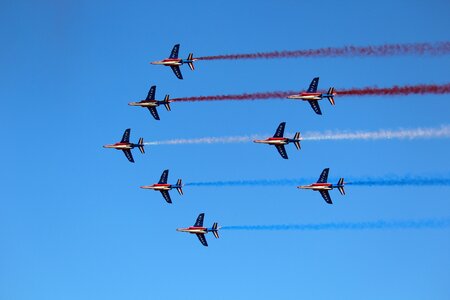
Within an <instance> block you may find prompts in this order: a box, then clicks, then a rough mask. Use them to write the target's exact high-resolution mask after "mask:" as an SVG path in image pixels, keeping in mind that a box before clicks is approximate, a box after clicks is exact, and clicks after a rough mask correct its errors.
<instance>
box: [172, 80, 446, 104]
mask: <svg viewBox="0 0 450 300" xmlns="http://www.w3.org/2000/svg"><path fill="white" fill-rule="evenodd" d="M336 93H337V96H395V95H397V96H406V95H414V94H415V95H425V94H449V93H450V83H446V84H441V85H436V84H428V85H427V84H418V85H405V86H393V87H389V88H378V87H365V88H360V89H357V88H353V89H342V90H338V89H337V90H336ZM295 94H299V92H298V91H297V92H295V91H285V92H265V93H251V94H247V93H245V94H235V95H212V96H195V97H183V98H173V99H172V100H173V101H177V102H186V101H227V100H235V101H240V100H270V99H284V98H287V96H289V95H295Z"/></svg>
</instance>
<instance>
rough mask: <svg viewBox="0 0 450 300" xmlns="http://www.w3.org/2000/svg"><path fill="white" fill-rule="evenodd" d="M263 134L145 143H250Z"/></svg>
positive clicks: (149, 143)
mask: <svg viewBox="0 0 450 300" xmlns="http://www.w3.org/2000/svg"><path fill="white" fill-rule="evenodd" d="M262 138H263V136H262V135H257V134H254V135H247V136H222V137H203V138H193V139H173V140H165V141H154V142H147V143H144V144H145V145H178V144H230V143H249V142H251V141H253V140H255V139H262Z"/></svg>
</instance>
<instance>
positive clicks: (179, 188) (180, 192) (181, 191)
mask: <svg viewBox="0 0 450 300" xmlns="http://www.w3.org/2000/svg"><path fill="white" fill-rule="evenodd" d="M177 191H178V194H180V195H183V184H182V183H181V179H178V181H177Z"/></svg>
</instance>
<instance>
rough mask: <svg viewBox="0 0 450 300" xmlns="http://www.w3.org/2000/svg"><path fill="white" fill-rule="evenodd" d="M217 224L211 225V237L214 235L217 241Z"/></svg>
mask: <svg viewBox="0 0 450 300" xmlns="http://www.w3.org/2000/svg"><path fill="white" fill-rule="evenodd" d="M218 226H219V225H218V224H217V223H214V224H213V226H212V233H213V235H214V237H215V238H216V239H218V238H219V231H218V230H219V229H218Z"/></svg>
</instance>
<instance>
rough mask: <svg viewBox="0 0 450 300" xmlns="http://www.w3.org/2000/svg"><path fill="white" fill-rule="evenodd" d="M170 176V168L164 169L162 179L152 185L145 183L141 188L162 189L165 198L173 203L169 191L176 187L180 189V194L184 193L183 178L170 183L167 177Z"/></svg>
mask: <svg viewBox="0 0 450 300" xmlns="http://www.w3.org/2000/svg"><path fill="white" fill-rule="evenodd" d="M168 176H169V170H164V172H163V173H162V175H161V179H160V180H159V182H158V183H155V184H152V185H144V186H141V189H148V190H154V191H160V192H161V194H162V196H163V197H164V199H165V200H166V201H167V203H172V200H171V199H170V195H169V191H170V190H171V189H176V190H177V191H178V194H180V195H183V189H182V188H183V185H182V184H181V179H178V181H177V183H176V184H168V183H167V177H168Z"/></svg>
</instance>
